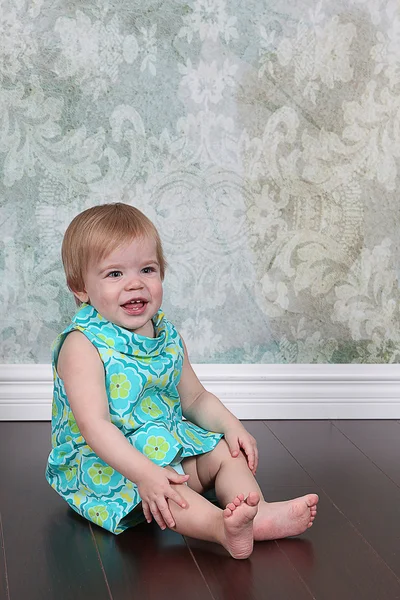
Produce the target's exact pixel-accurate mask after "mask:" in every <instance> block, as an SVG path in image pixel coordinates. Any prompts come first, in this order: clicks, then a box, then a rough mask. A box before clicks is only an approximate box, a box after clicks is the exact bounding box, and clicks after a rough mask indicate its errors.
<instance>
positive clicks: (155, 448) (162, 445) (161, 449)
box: [143, 435, 169, 460]
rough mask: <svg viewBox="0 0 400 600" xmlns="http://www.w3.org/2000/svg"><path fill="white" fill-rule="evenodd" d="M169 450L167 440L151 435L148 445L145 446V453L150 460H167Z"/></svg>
mask: <svg viewBox="0 0 400 600" xmlns="http://www.w3.org/2000/svg"><path fill="white" fill-rule="evenodd" d="M168 450H169V444H168V442H167V440H166V439H165V438H164V437H162V436H157V437H156V436H155V435H151V436H150V437H149V438H148V439H147V444H146V445H145V447H144V449H143V451H144V453H145V454H146V456H148V457H149V458H150V459H155V460H162V459H163V458H165V455H166V454H167V452H168Z"/></svg>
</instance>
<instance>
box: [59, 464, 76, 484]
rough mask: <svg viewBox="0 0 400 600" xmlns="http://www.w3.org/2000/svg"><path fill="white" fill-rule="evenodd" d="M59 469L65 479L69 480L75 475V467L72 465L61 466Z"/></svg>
mask: <svg viewBox="0 0 400 600" xmlns="http://www.w3.org/2000/svg"><path fill="white" fill-rule="evenodd" d="M60 471H63V472H64V475H65V479H66V480H67V481H71V479H72V478H73V477H75V475H76V469H75V468H74V467H66V466H61V467H60Z"/></svg>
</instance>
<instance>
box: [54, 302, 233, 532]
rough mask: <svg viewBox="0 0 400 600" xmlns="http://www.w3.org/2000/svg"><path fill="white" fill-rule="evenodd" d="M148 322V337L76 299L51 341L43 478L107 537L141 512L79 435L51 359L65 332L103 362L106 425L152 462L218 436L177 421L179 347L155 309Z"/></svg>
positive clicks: (199, 448) (212, 442)
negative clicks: (48, 440)
mask: <svg viewBox="0 0 400 600" xmlns="http://www.w3.org/2000/svg"><path fill="white" fill-rule="evenodd" d="M153 324H154V329H155V337H154V338H148V337H144V336H141V335H138V334H135V333H133V332H131V331H129V330H127V329H124V328H122V327H119V326H118V325H115V324H113V323H111V322H109V321H107V320H106V319H104V318H103V317H102V316H101V315H100V314H99V313H98V312H97V310H96V309H95V308H94V307H93V306H90V305H88V304H83V305H82V306H81V307H80V309H79V310H78V311H77V313H76V314H75V316H74V317H73V319H72V322H71V324H70V325H69V326H68V327H67V328H66V329H65V330H64V331H63V332H62V333H61V334H60V335H59V336H58V337H57V339H56V340H55V342H54V345H53V354H52V366H53V378H54V393H53V406H52V451H51V453H50V456H49V459H48V462H47V468H46V478H47V480H48V482H49V483H50V485H51V486H52V487H53V489H55V490H56V491H57V492H58V493H59V494H60V495H61V496H62V497H63V498H64V499H65V500H66V501H67V502H68V504H69V505H70V506H71V507H72V508H73V509H74V510H75V511H76V512H78V513H79V514H80V515H82V516H83V517H85V518H86V519H89V520H90V521H92V522H93V523H96V524H97V525H100V526H101V527H103V528H105V529H107V530H108V531H111V532H112V533H115V534H119V533H122V531H124V530H125V529H127V527H131V526H133V525H135V524H136V523H138V522H140V521H141V520H143V513H142V512H141V511H135V512H134V513H132V511H133V509H134V508H135V507H136V506H137V505H138V504H139V503H140V502H141V498H140V496H139V493H138V489H137V486H136V485H135V483H133V482H132V481H129V480H128V479H126V478H125V477H124V476H123V475H121V474H120V473H119V472H118V471H115V470H114V469H113V468H111V467H110V466H109V465H108V464H107V463H105V462H104V461H103V460H102V459H101V458H99V456H97V455H96V454H95V452H94V451H93V450H92V449H91V448H90V447H89V446H88V444H87V443H86V441H85V439H84V438H83V437H82V435H81V433H80V431H79V428H78V426H77V423H76V421H75V418H74V415H73V413H72V410H71V408H70V406H69V402H68V398H67V395H66V393H65V388H64V383H63V381H62V380H61V379H60V377H59V376H58V374H57V370H56V365H57V359H58V355H59V352H60V349H61V346H62V344H63V342H64V341H65V338H66V336H67V335H68V333H70V332H71V331H74V330H78V331H81V332H82V333H83V334H84V335H85V336H86V337H87V338H88V339H89V340H90V342H91V343H92V344H93V345H94V346H95V347H96V349H97V351H98V353H99V356H100V358H101V360H102V362H103V365H104V374H105V387H106V391H107V396H108V403H109V410H110V417H111V421H112V423H113V424H114V425H115V426H116V427H118V429H119V430H120V431H121V432H122V433H123V434H124V436H125V437H126V439H127V440H128V441H129V442H130V443H131V444H132V446H134V447H135V448H136V449H137V450H139V451H140V452H142V453H143V454H144V455H145V456H147V457H148V458H149V459H150V460H152V461H153V462H154V463H156V464H157V465H159V466H161V467H164V466H166V465H175V464H178V463H179V462H180V461H181V460H182V459H183V458H185V457H188V456H196V455H198V454H204V453H205V452H209V451H210V450H212V449H213V448H215V446H216V445H217V444H218V442H219V441H220V439H221V438H222V434H221V433H214V432H210V431H206V430H204V429H202V428H201V427H198V426H197V425H194V424H193V423H191V422H189V421H184V420H183V419H182V407H181V404H180V399H179V393H178V390H177V385H178V383H179V380H180V376H181V371H182V364H183V354H184V350H183V344H182V341H181V339H180V337H179V334H178V332H177V330H176V329H175V327H174V326H173V325H172V324H171V323H170V322H169V321H167V319H166V318H165V317H164V314H163V312H162V311H161V310H160V311H159V312H158V313H157V314H156V315H155V316H154V317H153Z"/></svg>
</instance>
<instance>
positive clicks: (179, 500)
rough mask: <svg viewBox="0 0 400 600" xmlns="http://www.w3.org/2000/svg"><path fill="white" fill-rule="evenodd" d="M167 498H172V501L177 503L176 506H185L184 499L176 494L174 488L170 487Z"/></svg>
mask: <svg viewBox="0 0 400 600" xmlns="http://www.w3.org/2000/svg"><path fill="white" fill-rule="evenodd" d="M168 498H169V499H170V500H173V501H174V502H176V504H178V506H181V507H182V508H186V502H185V500H184V499H183V498H182V496H181V495H180V494H178V492H177V491H176V490H174V488H171V491H170V492H169V494H168Z"/></svg>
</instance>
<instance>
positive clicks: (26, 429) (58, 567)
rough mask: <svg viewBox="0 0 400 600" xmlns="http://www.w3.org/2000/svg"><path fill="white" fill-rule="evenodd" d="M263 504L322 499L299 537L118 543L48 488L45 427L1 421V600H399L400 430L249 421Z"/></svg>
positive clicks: (147, 531)
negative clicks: (237, 551)
mask: <svg viewBox="0 0 400 600" xmlns="http://www.w3.org/2000/svg"><path fill="white" fill-rule="evenodd" d="M246 426H247V427H248V429H249V430H250V431H251V433H252V434H253V435H254V436H255V437H256V438H257V441H258V446H259V450H260V455H261V461H260V467H259V470H258V474H257V478H258V480H259V482H260V485H261V487H262V489H263V492H264V494H265V495H266V497H267V499H269V500H271V501H273V500H283V499H288V498H292V497H295V496H298V495H300V494H304V493H307V492H311V491H314V492H317V493H318V494H319V495H320V505H319V514H318V519H317V521H316V522H315V525H314V527H312V528H311V529H310V530H309V531H308V532H307V533H306V534H304V535H303V536H301V537H299V538H293V539H286V540H281V541H278V542H263V543H258V544H256V547H255V550H254V552H253V554H252V556H251V558H250V559H248V560H246V561H235V560H233V559H231V558H229V557H228V555H227V554H226V552H225V551H224V550H223V549H221V548H220V547H218V546H216V545H214V544H209V543H203V542H198V541H195V540H193V539H190V538H183V537H181V536H180V535H178V534H176V533H174V532H172V531H170V530H167V531H164V532H161V531H160V530H159V529H158V528H157V526H154V525H146V524H144V525H141V526H138V527H136V528H135V529H132V530H128V531H127V532H125V533H123V534H122V535H120V536H113V535H112V534H109V533H107V532H105V531H103V530H101V529H100V528H98V527H96V526H91V525H90V524H89V523H88V522H87V521H85V520H83V519H81V518H80V517H79V516H78V515H76V514H75V513H74V512H73V511H72V510H71V509H69V508H68V506H67V505H66V504H65V503H64V502H63V500H62V499H61V498H59V497H58V495H57V494H56V493H55V492H54V491H53V490H52V489H51V488H50V487H49V486H48V484H47V482H46V481H45V479H44V469H45V462H46V458H47V454H48V452H49V447H50V441H49V438H50V424H49V423H38V422H35V423H11V422H10V423H6V422H2V423H0V539H1V548H0V599H1V600H53V599H54V600H81V599H82V600H83V599H85V600H87V599H92V598H93V599H95V600H110V599H113V600H128V599H133V598H135V599H136V598H138V599H140V600H165V599H167V600H168V599H169V598H171V599H174V600H187V599H189V598H190V599H191V600H206V599H214V600H236V599H237V600H253V599H254V600H256V599H257V600H260V599H263V600H264V599H269V598H271V599H273V600H280V599H282V600H291V599H293V600H306V599H310V598H317V599H318V600H339V599H340V600H347V599H348V600H392V599H395V598H399V599H400V422H397V421H265V422H262V421H247V422H246Z"/></svg>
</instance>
